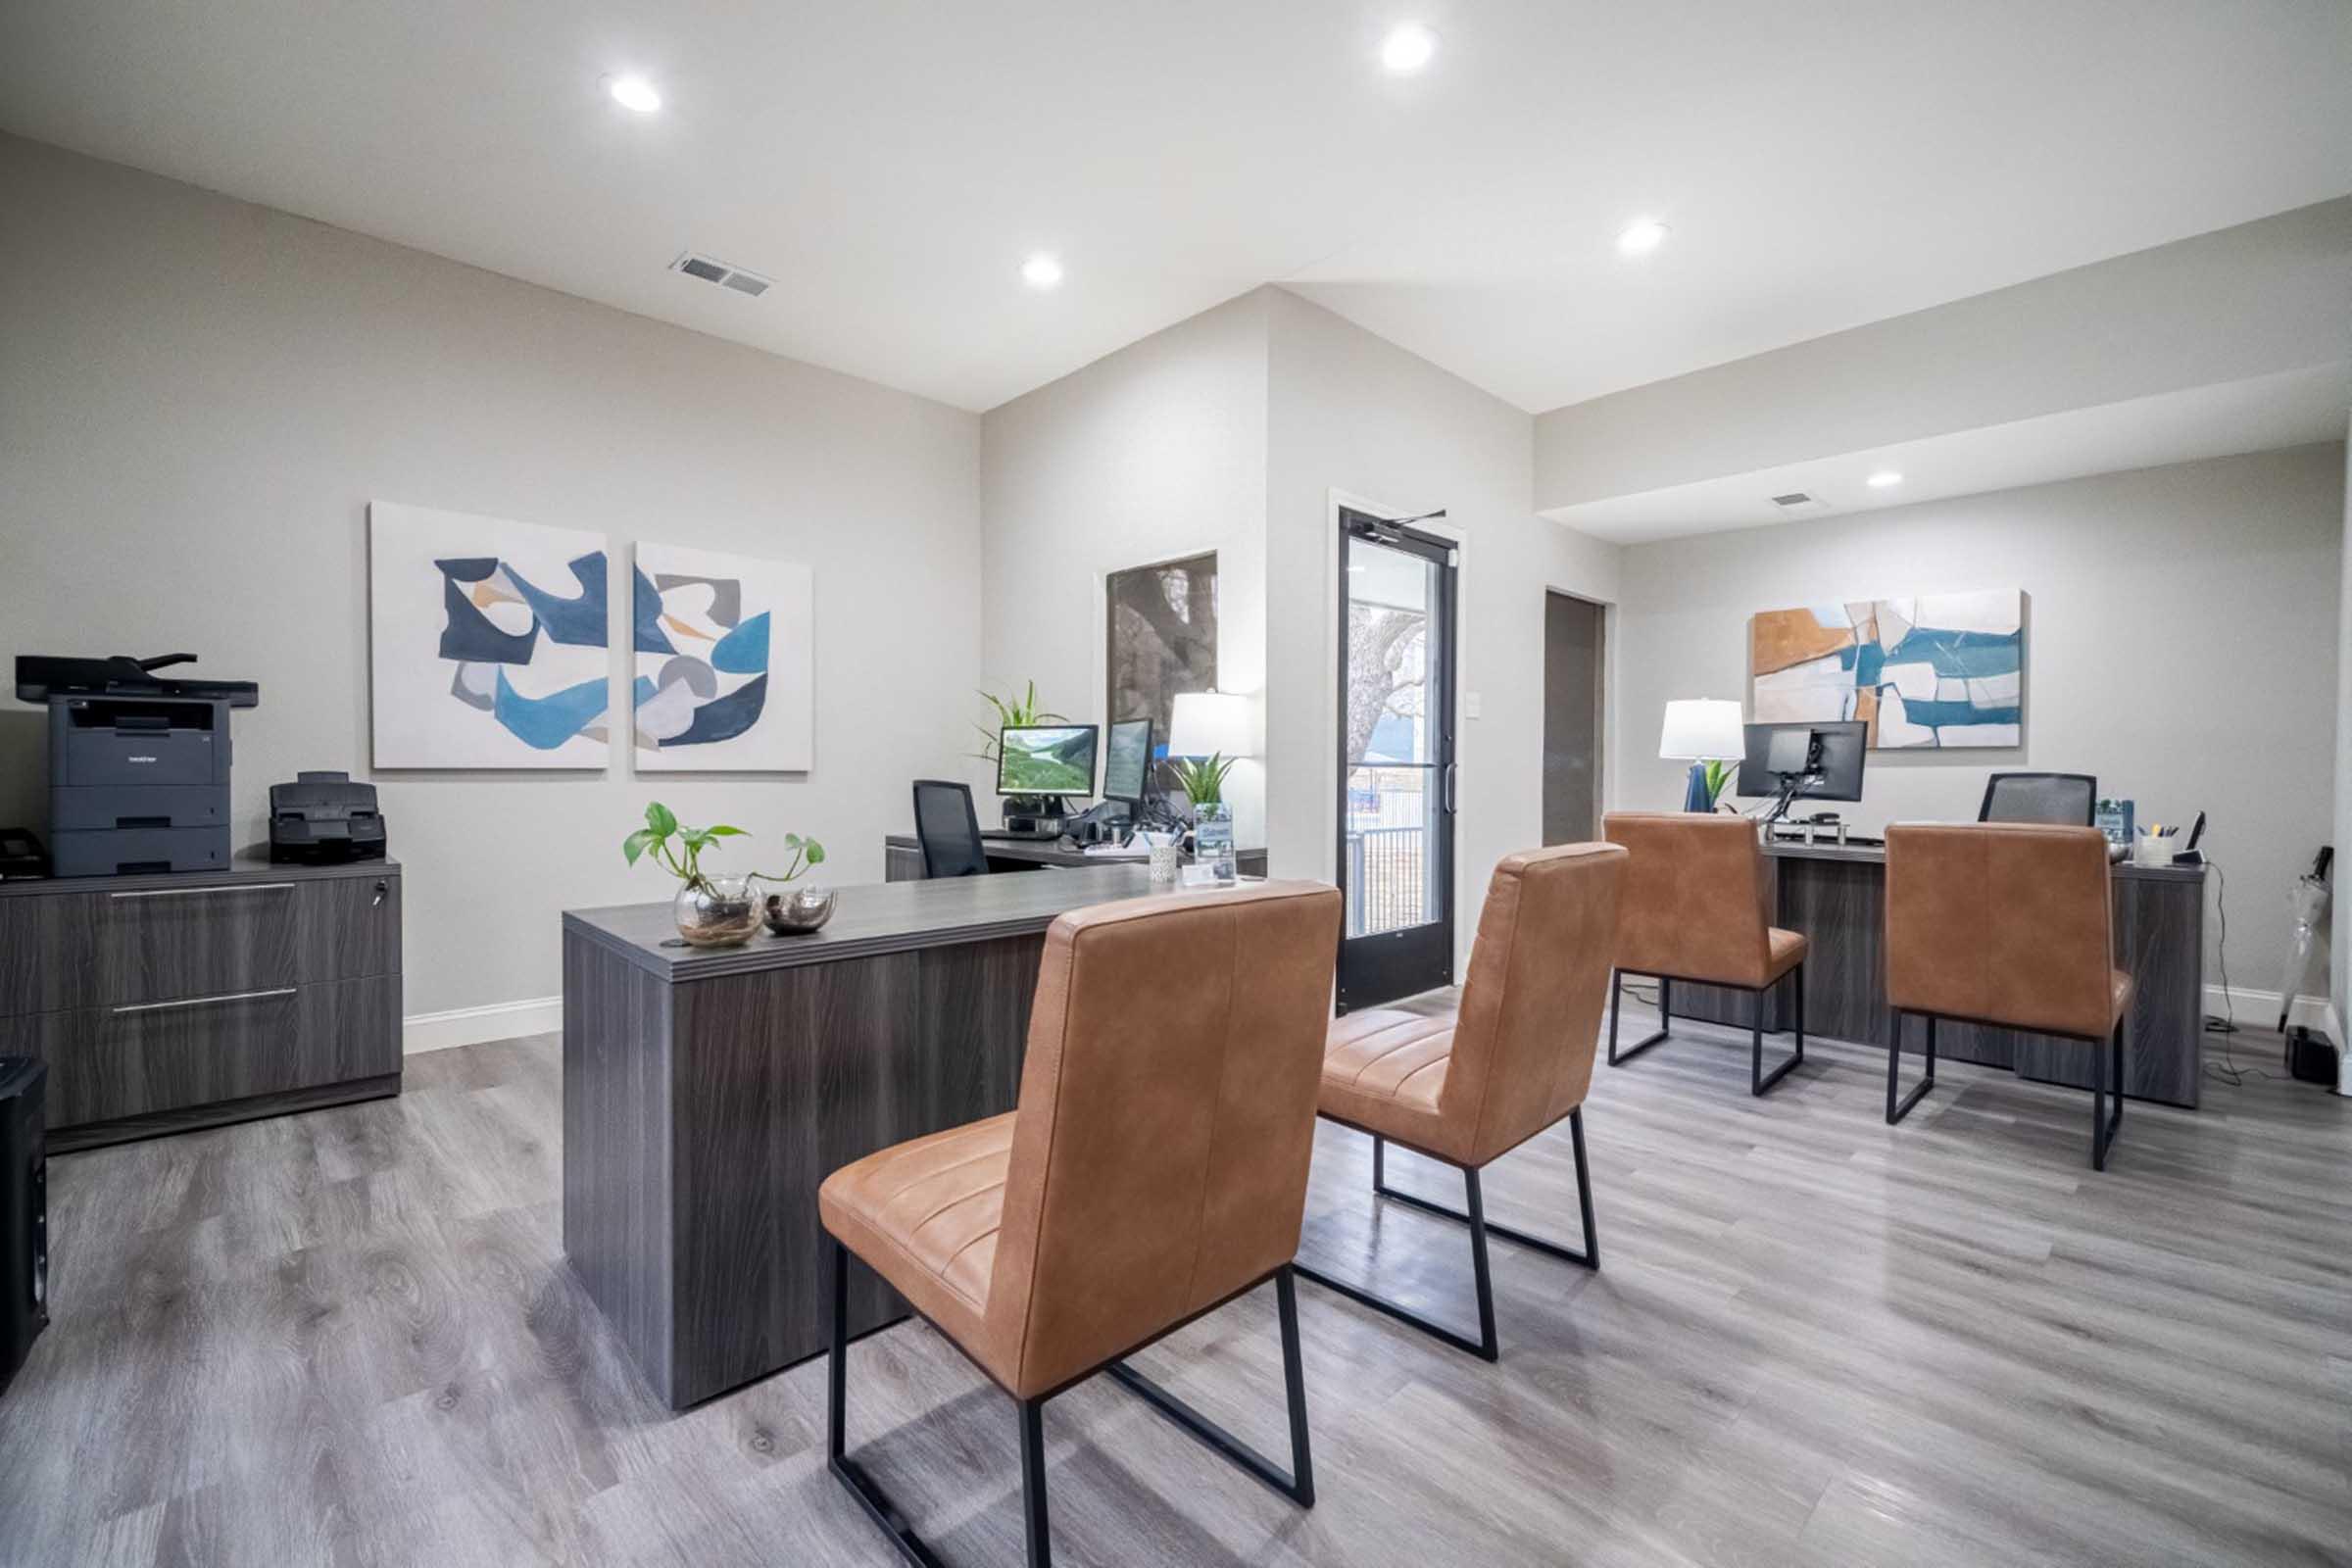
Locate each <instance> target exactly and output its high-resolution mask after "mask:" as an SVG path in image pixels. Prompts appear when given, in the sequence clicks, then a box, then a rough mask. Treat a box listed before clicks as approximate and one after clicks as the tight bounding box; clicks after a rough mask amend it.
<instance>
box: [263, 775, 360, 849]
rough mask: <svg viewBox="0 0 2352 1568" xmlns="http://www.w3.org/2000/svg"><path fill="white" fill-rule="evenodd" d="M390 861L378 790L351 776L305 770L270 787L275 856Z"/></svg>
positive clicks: (272, 840)
mask: <svg viewBox="0 0 2352 1568" xmlns="http://www.w3.org/2000/svg"><path fill="white" fill-rule="evenodd" d="M382 858H384V818H383V813H382V812H380V811H378V810H377V809H376V807H375V786H374V785H372V784H354V783H353V782H352V781H351V775H350V774H349V773H323V772H321V773H313V772H302V773H297V774H295V775H294V782H293V783H291V784H272V785H270V859H272V860H279V861H287V860H290V861H297V862H300V863H302V864H306V865H334V864H340V863H341V862H343V861H346V860H380V859H382Z"/></svg>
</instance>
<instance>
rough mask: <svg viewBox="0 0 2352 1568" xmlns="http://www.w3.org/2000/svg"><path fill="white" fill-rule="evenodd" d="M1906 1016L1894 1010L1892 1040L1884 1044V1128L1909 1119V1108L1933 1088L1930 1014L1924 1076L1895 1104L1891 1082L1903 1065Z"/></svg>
mask: <svg viewBox="0 0 2352 1568" xmlns="http://www.w3.org/2000/svg"><path fill="white" fill-rule="evenodd" d="M1909 1016H1910V1014H1909V1013H1906V1012H1905V1011H1903V1010H1902V1009H1901V1008H1900V1007H1897V1008H1896V1009H1895V1011H1894V1038H1893V1039H1891V1040H1889V1041H1888V1042H1887V1126H1889V1127H1891V1126H1893V1125H1894V1124H1895V1123H1896V1122H1898V1121H1901V1120H1902V1119H1903V1118H1904V1117H1905V1116H1908V1115H1910V1114H1911V1107H1912V1106H1913V1105H1916V1104H1918V1103H1920V1102H1921V1101H1922V1100H1925V1099H1926V1098H1927V1095H1928V1091H1929V1090H1931V1089H1933V1088H1935V1087H1936V1015H1935V1014H1934V1013H1932V1012H1931V1013H1929V1014H1928V1015H1927V1018H1928V1062H1927V1067H1928V1070H1927V1076H1926V1077H1924V1078H1922V1079H1921V1080H1920V1081H1919V1085H1918V1087H1917V1088H1915V1089H1913V1090H1912V1091H1911V1093H1909V1094H1908V1095H1905V1096H1903V1098H1902V1099H1901V1100H1899V1101H1898V1100H1896V1099H1895V1079H1896V1075H1897V1073H1898V1072H1899V1070H1900V1068H1901V1066H1902V1061H1903V1020H1904V1019H1905V1018H1907V1017H1909Z"/></svg>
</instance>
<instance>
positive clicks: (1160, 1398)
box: [1103, 1266, 1315, 1508]
mask: <svg viewBox="0 0 2352 1568" xmlns="http://www.w3.org/2000/svg"><path fill="white" fill-rule="evenodd" d="M1274 1298H1275V1305H1276V1313H1277V1316H1279V1318H1280V1319H1281V1322H1282V1381H1283V1388H1284V1392H1285V1394H1286V1395H1287V1396H1288V1399H1289V1404H1290V1415H1291V1470H1290V1474H1288V1475H1285V1474H1284V1473H1283V1472H1282V1471H1281V1470H1280V1469H1279V1468H1278V1467H1276V1465H1275V1464H1274V1462H1273V1461H1272V1460H1270V1459H1268V1458H1266V1457H1265V1455H1263V1454H1261V1453H1259V1452H1258V1451H1257V1450H1256V1449H1254V1448H1252V1447H1250V1446H1249V1445H1248V1444H1246V1443H1244V1442H1242V1440H1241V1439H1239V1438H1237V1437H1235V1436H1234V1435H1233V1434H1232V1433H1230V1432H1228V1431H1226V1430H1225V1429H1224V1428H1223V1427H1221V1426H1219V1425H1217V1423H1216V1422H1214V1421H1211V1420H1210V1419H1209V1418H1208V1417H1207V1416H1205V1415H1202V1414H1201V1412H1200V1411H1199V1410H1196V1409H1195V1408H1193V1407H1192V1406H1191V1405H1189V1404H1187V1403H1185V1401H1184V1400H1182V1399H1180V1398H1178V1397H1176V1396H1175V1395H1173V1394H1170V1393H1169V1392H1168V1391H1167V1390H1166V1389H1164V1388H1162V1387H1160V1386H1159V1385H1158V1384H1156V1383H1154V1382H1152V1380H1151V1379H1150V1378H1148V1377H1145V1376H1144V1375H1143V1374H1142V1373H1141V1372H1138V1371H1137V1370H1136V1369H1135V1368H1134V1367H1132V1366H1129V1365H1128V1364H1127V1363H1126V1362H1124V1361H1113V1362H1111V1363H1110V1364H1109V1365H1108V1366H1106V1367H1104V1368H1103V1370H1104V1371H1105V1372H1108V1373H1109V1374H1110V1375H1111V1378H1112V1379H1113V1380H1114V1381H1116V1382H1118V1383H1120V1384H1123V1385H1125V1386H1126V1387H1127V1388H1130V1389H1133V1390H1134V1391H1135V1392H1136V1393H1137V1394H1140V1395H1142V1396H1143V1397H1144V1398H1145V1399H1147V1400H1149V1401H1150V1402H1151V1404H1152V1408H1154V1409H1156V1410H1157V1411H1159V1413H1160V1414H1162V1415H1164V1416H1166V1417H1167V1418H1168V1419H1169V1420H1171V1421H1173V1422H1175V1423H1176V1424H1177V1425H1178V1426H1180V1427H1182V1428H1184V1430H1185V1431H1187V1432H1189V1433H1191V1434H1192V1435H1193V1436H1194V1437H1195V1438H1197V1439H1199V1440H1200V1441H1201V1444H1202V1446H1206V1447H1208V1448H1210V1449H1213V1450H1214V1451H1215V1452H1217V1453H1220V1454H1222V1455H1224V1456H1225V1457H1226V1458H1228V1459H1230V1460H1232V1461H1233V1462H1234V1463H1235V1464H1237V1465H1239V1466H1240V1467H1241V1468H1242V1469H1244V1470H1246V1471H1248V1472H1249V1473H1250V1475H1251V1476H1252V1477H1254V1478H1255V1479H1257V1480H1259V1481H1262V1482H1264V1483H1265V1484H1266V1485H1267V1486H1268V1487H1271V1488H1272V1489H1273V1490H1274V1491H1276V1492H1279V1493H1281V1494H1282V1495H1284V1496H1286V1497H1288V1498H1290V1499H1291V1500H1292V1501H1293V1502H1296V1503H1298V1504H1299V1506H1300V1507H1302V1508H1312V1507H1313V1506H1314V1505H1315V1471H1314V1461H1313V1459H1312V1457H1311V1456H1310V1455H1309V1454H1308V1451H1307V1441H1306V1371H1305V1368H1304V1367H1303V1365H1301V1363H1300V1358H1299V1287H1298V1285H1297V1284H1296V1282H1294V1281H1293V1280H1292V1278H1291V1270H1290V1268H1289V1267H1288V1266H1286V1267H1283V1268H1280V1269H1277V1270H1276V1271H1275V1274H1274Z"/></svg>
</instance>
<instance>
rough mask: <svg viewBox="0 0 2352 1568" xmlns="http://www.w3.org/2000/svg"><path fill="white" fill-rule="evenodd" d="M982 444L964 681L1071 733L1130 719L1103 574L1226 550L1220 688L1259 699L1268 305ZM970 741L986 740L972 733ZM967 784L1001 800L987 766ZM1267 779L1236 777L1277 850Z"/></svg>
mask: <svg viewBox="0 0 2352 1568" xmlns="http://www.w3.org/2000/svg"><path fill="white" fill-rule="evenodd" d="M981 432H982V441H981V466H980V474H981V479H980V494H981V517H982V519H983V521H982V526H983V530H984V543H983V546H982V562H983V564H982V578H981V584H982V597H983V600H984V602H985V604H986V607H987V613H986V614H985V616H984V617H983V621H984V638H983V653H982V657H981V661H980V666H979V668H978V669H977V670H974V671H972V672H971V678H970V680H969V681H968V682H966V684H967V685H979V686H985V687H987V688H988V689H990V690H993V691H1000V692H1002V691H1005V690H1007V689H1012V688H1021V689H1025V688H1026V686H1027V684H1028V682H1030V681H1032V680H1034V681H1036V682H1037V691H1038V697H1039V699H1040V700H1041V701H1042V702H1043V703H1044V704H1045V705H1046V707H1047V708H1048V709H1050V710H1052V711H1056V712H1060V713H1064V714H1066V715H1068V716H1069V717H1070V718H1072V719H1074V720H1079V721H1091V722H1096V723H1108V722H1109V721H1110V720H1111V719H1113V718H1117V717H1120V716H1122V715H1119V714H1115V713H1106V712H1104V711H1103V703H1104V700H1105V693H1106V683H1107V673H1108V672H1107V670H1106V669H1105V667H1104V661H1105V644H1106V632H1105V626H1104V603H1103V578H1104V576H1105V575H1107V574H1108V573H1110V572H1113V571H1120V570H1124V569H1126V568H1128V567H1132V566H1143V565H1149V564H1152V563H1153V562H1158V561H1167V560H1172V559H1174V558H1176V557H1179V556H1187V555H1197V554H1199V553H1200V552H1201V551H1204V550H1214V551H1215V552H1216V553H1217V685H1218V687H1219V688H1220V689H1221V690H1224V691H1230V692H1244V693H1250V694H1254V693H1256V692H1257V691H1259V689H1260V688H1262V687H1263V686H1264V684H1265V671H1266V595H1265V515H1266V332H1265V304H1264V300H1263V297H1262V295H1259V294H1247V295H1244V296H1243V297H1242V298H1240V299H1238V300H1233V301H1230V302H1228V303H1226V304H1224V305H1221V306H1218V307H1217V308H1216V309H1214V310H1211V311H1205V312H1203V313H1201V315H1199V316H1196V317H1193V318H1191V319H1188V320H1184V321H1180V322H1178V323H1177V324H1176V325H1174V326H1171V327H1169V328H1167V329H1166V330H1164V331H1161V332H1156V333H1154V334H1152V336H1151V337H1148V338H1145V339H1143V340H1142V341H1141V342H1138V343H1133V344H1130V345H1129V346H1128V347H1126V348H1123V349H1121V350H1119V351H1118V352H1117V353H1116V354H1113V355H1110V356H1109V357H1107V358H1105V359H1102V360H1098V361H1096V362H1095V363H1094V364H1092V365H1090V366H1088V367H1086V368H1084V369H1082V370H1077V371H1074V372H1073V373H1071V374H1069V375H1066V376H1064V377H1062V378H1061V379H1060V380H1058V381H1054V382H1052V383H1051V384H1049V385H1046V386H1043V387H1040V388H1038V389H1037V390H1036V391H1034V392H1031V393H1029V394H1027V395H1026V396H1024V397H1019V398H1015V399H1014V400H1013V401H1012V402H1010V403H1006V404H1004V405H1002V406H1000V407H998V408H996V409H992V410H990V411H989V413H988V414H986V415H985V416H983V417H982V420H981ZM975 701H976V700H975ZM965 737H966V739H967V740H969V741H971V742H973V743H974V744H976V743H977V741H978V737H977V736H976V735H972V734H971V732H970V731H969V730H968V729H967V730H966V732H965ZM965 749H966V750H969V747H966V748H965ZM970 771H971V776H972V777H973V778H974V780H975V782H976V784H979V785H983V786H984V787H986V788H988V789H991V790H993V788H994V784H995V781H994V779H993V778H988V777H986V774H987V769H986V767H985V766H984V765H982V764H972V768H971V770H970ZM1264 777H1265V775H1264V770H1263V767H1262V765H1261V764H1260V763H1258V762H1257V761H1255V760H1246V761H1243V762H1241V763H1239V764H1237V765H1236V767H1235V769H1234V771H1233V773H1232V775H1231V776H1230V778H1229V779H1228V781H1227V786H1226V798H1227V799H1228V801H1230V802H1231V803H1232V806H1233V809H1234V833H1235V840H1236V842H1237V843H1238V844H1240V845H1241V846H1242V847H1244V848H1257V847H1260V846H1262V845H1264V844H1265V842H1266V840H1265V788H1264ZM985 799H986V797H985V796H984V797H983V800H985Z"/></svg>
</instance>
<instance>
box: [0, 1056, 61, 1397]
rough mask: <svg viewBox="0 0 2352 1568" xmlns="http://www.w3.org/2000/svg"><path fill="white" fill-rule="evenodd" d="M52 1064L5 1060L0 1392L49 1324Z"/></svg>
mask: <svg viewBox="0 0 2352 1568" xmlns="http://www.w3.org/2000/svg"><path fill="white" fill-rule="evenodd" d="M48 1076H49V1069H48V1067H47V1066H46V1065H45V1064H44V1063H42V1062H40V1061H38V1060H36V1059H34V1058H33V1057H31V1056H0V1394H4V1393H6V1392H7V1391H8V1385H9V1383H10V1382H11V1381H12V1380H13V1379H14V1378H15V1377H16V1375H17V1368H19V1367H21V1366H23V1365H24V1364H25V1357H26V1356H27V1355H29V1354H31V1353H32V1342H33V1340H34V1338H35V1337H37V1336H38V1335H39V1334H40V1332H41V1330H43V1329H45V1328H47V1327H48V1326H49V1201H48V1184H49V1165H48V1157H47V1150H46V1148H45V1135H44V1133H43V1127H42V1111H43V1101H44V1099H45V1097H46V1094H47V1079H48Z"/></svg>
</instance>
